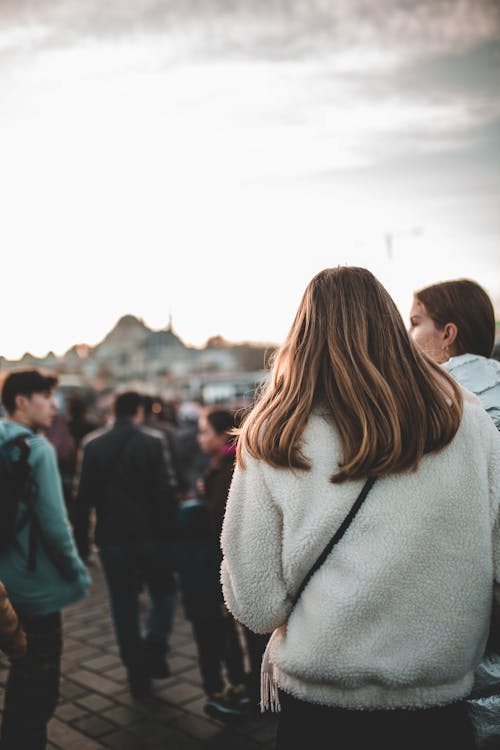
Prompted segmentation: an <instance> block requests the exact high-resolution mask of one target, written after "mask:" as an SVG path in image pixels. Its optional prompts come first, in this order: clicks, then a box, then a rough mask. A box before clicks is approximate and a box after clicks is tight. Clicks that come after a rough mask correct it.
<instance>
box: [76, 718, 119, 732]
mask: <svg viewBox="0 0 500 750" xmlns="http://www.w3.org/2000/svg"><path fill="white" fill-rule="evenodd" d="M73 726H74V727H75V729H78V730H79V731H80V732H83V733H84V734H89V735H90V736H91V737H101V736H102V735H103V734H109V732H114V731H115V730H116V727H115V725H114V724H112V723H111V722H110V721H107V720H106V719H103V718H102V717H101V716H96V715H95V714H91V715H90V716H86V717H85V718H84V719H78V720H77V721H74V722H73Z"/></svg>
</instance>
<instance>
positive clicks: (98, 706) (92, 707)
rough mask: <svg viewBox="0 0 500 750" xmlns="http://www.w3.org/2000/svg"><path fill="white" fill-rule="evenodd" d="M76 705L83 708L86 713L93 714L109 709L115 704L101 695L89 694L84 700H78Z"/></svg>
mask: <svg viewBox="0 0 500 750" xmlns="http://www.w3.org/2000/svg"><path fill="white" fill-rule="evenodd" d="M77 702H78V704H79V705H82V706H84V708H86V709H87V710H88V711H94V713H97V712H100V711H104V710H105V709H108V708H111V707H112V706H114V705H115V704H114V703H113V701H110V700H108V698H103V696H102V695H98V694H97V693H91V694H90V695H87V696H85V697H84V698H79V699H78V701H77Z"/></svg>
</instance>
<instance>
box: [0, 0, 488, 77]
mask: <svg viewBox="0 0 500 750" xmlns="http://www.w3.org/2000/svg"><path fill="white" fill-rule="evenodd" d="M19 28H22V29H23V30H24V32H23V33H24V34H26V35H28V34H29V30H31V31H33V33H34V35H35V38H34V46H35V47H36V46H37V45H39V46H43V45H46V44H48V45H59V44H72V43H74V42H75V41H76V40H78V39H85V38H89V37H92V38H106V37H113V38H114V39H117V38H119V37H123V36H125V37H127V36H131V35H132V36H133V35H135V34H161V35H163V34H167V35H168V34H169V33H178V32H181V33H183V34H184V35H185V39H184V41H185V44H186V49H190V51H191V53H192V54H199V55H207V56H210V57H220V56H222V57H227V56H236V57H240V56H246V57H252V58H254V57H263V58H266V59H291V58H296V57H308V56H313V57H317V56H336V57H339V58H340V59H343V62H344V65H345V66H346V69H347V70H349V69H352V68H354V69H358V66H359V60H360V55H358V54H357V53H358V52H359V53H361V52H362V51H363V50H364V51H365V54H366V51H367V50H372V51H373V54H372V55H371V62H372V64H373V63H374V61H377V60H378V63H377V62H375V64H381V62H382V61H383V60H387V61H388V62H387V64H390V62H391V60H392V59H393V53H394V52H396V53H397V57H398V58H401V57H404V58H405V59H421V58H423V57H426V56H429V55H434V54H437V53H441V54H442V53H453V52H455V51H456V50H457V49H462V50H463V49H466V48H470V47H473V46H475V45H477V44H481V43H484V42H488V41H492V40H497V41H498V39H499V38H500V7H499V5H498V3H497V2H496V0H414V1H413V2H411V3H407V2H403V0H377V2H373V1H372V0H337V1H336V2H335V3H333V2H331V1H330V0H183V2H182V3H180V2H179V1H178V0H134V1H133V2H132V1H131V0H129V2H125V1H124V0H107V2H106V3H103V2H101V0H94V2H92V1H90V2H89V0H3V2H2V5H1V7H0V29H1V30H2V34H3V36H4V47H5V38H6V35H7V36H8V35H9V33H12V34H14V33H17V34H18V33H19ZM41 30H43V33H42V32H41ZM12 39H14V36H12ZM166 43H167V40H166ZM13 51H14V47H13ZM342 55H343V58H342ZM368 57H369V56H368ZM361 58H362V55H361ZM361 62H363V60H361Z"/></svg>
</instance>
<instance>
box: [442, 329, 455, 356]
mask: <svg viewBox="0 0 500 750" xmlns="http://www.w3.org/2000/svg"><path fill="white" fill-rule="evenodd" d="M457 336H458V328H457V326H456V325H455V323H446V325H445V327H444V329H443V347H444V348H445V349H447V350H448V354H449V355H450V356H451V349H452V347H453V344H454V343H455V341H456V338H457Z"/></svg>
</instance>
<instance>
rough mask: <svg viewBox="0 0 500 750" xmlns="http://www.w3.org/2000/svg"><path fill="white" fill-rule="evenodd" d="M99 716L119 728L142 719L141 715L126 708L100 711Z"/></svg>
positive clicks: (134, 710) (115, 707) (116, 707)
mask: <svg viewBox="0 0 500 750" xmlns="http://www.w3.org/2000/svg"><path fill="white" fill-rule="evenodd" d="M101 716H104V718H105V719H108V720H109V721H112V722H113V723H114V724H117V725H118V726H119V727H125V726H127V725H128V724H133V723H134V721H139V720H140V719H142V718H143V713H141V712H140V711H137V709H134V708H128V707H127V706H113V708H109V709H106V710H105V711H102V713H101Z"/></svg>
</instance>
